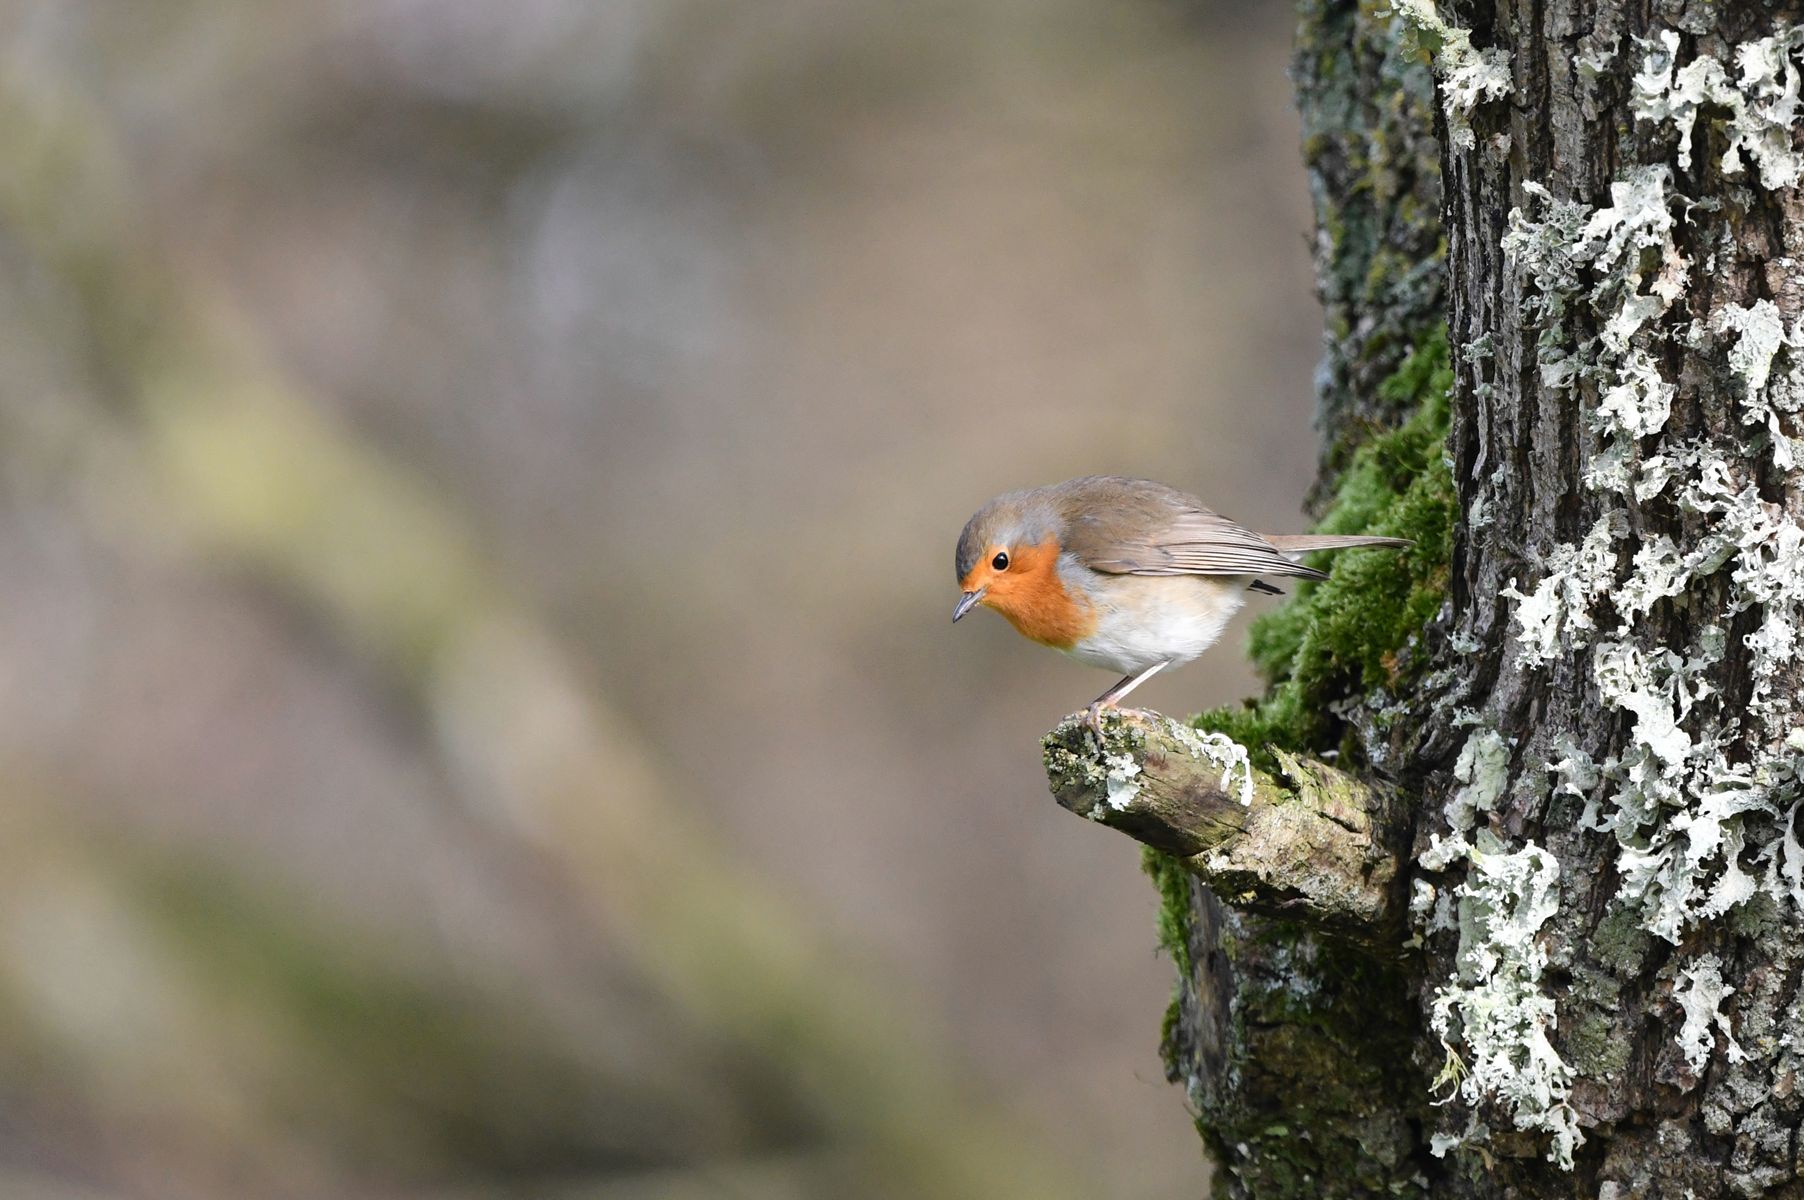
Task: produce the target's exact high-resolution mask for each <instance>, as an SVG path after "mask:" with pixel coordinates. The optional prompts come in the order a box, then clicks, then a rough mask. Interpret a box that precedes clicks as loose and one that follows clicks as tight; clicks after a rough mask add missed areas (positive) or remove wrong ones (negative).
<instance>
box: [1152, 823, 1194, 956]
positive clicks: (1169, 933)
mask: <svg viewBox="0 0 1804 1200" xmlns="http://www.w3.org/2000/svg"><path fill="white" fill-rule="evenodd" d="M1140 869H1141V870H1143V871H1145V872H1146V873H1147V875H1148V876H1150V877H1151V878H1152V881H1153V886H1154V887H1155V888H1157V889H1158V891H1159V945H1160V946H1161V947H1163V948H1164V950H1165V952H1166V953H1167V954H1170V955H1171V961H1172V962H1173V963H1175V964H1176V965H1177V968H1178V973H1179V974H1180V975H1183V976H1185V977H1186V978H1188V977H1189V975H1190V972H1191V970H1192V966H1193V964H1192V963H1191V961H1190V872H1189V871H1187V870H1185V869H1184V864H1183V863H1182V862H1181V861H1180V860H1178V859H1177V858H1174V857H1173V856H1171V855H1169V854H1166V853H1164V852H1163V851H1159V850H1154V849H1153V848H1152V847H1151V846H1143V847H1141V849H1140Z"/></svg>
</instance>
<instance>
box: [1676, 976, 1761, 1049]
mask: <svg viewBox="0 0 1804 1200" xmlns="http://www.w3.org/2000/svg"><path fill="white" fill-rule="evenodd" d="M1734 994H1735V989H1734V988H1732V987H1730V986H1729V985H1728V984H1726V983H1724V982H1723V968H1722V963H1721V962H1720V961H1719V960H1718V959H1717V957H1716V955H1714V954H1706V955H1703V956H1702V957H1701V958H1699V959H1698V960H1697V961H1696V962H1694V963H1692V964H1691V965H1690V966H1687V967H1685V968H1684V969H1682V970H1681V971H1680V972H1679V981H1678V985H1677V986H1676V987H1675V988H1674V989H1673V999H1675V1000H1677V1001H1678V1002H1679V1008H1680V1009H1682V1010H1683V1011H1684V1013H1685V1024H1684V1026H1683V1027H1682V1028H1681V1029H1680V1030H1679V1049H1680V1050H1681V1051H1682V1052H1683V1053H1684V1055H1685V1063H1686V1065H1687V1066H1689V1067H1690V1068H1691V1073H1692V1074H1693V1075H1696V1074H1697V1073H1698V1072H1699V1071H1702V1070H1703V1069H1704V1064H1705V1063H1707V1062H1709V1061H1710V1052H1711V1051H1712V1050H1713V1049H1714V1048H1715V1047H1716V1034H1717V1033H1718V1032H1720V1033H1721V1034H1722V1035H1723V1043H1724V1051H1723V1053H1724V1054H1725V1055H1727V1056H1728V1059H1729V1061H1730V1062H1741V1061H1742V1060H1743V1059H1745V1058H1747V1052H1746V1051H1744V1050H1743V1049H1742V1048H1741V1046H1740V1045H1739V1044H1738V1043H1737V1042H1736V1041H1735V1031H1734V1030H1733V1029H1731V1028H1730V1027H1729V1018H1728V1017H1727V1016H1725V1015H1724V1013H1723V1011H1722V1005H1723V1001H1724V1000H1725V999H1727V998H1728V997H1730V996H1733V995H1734Z"/></svg>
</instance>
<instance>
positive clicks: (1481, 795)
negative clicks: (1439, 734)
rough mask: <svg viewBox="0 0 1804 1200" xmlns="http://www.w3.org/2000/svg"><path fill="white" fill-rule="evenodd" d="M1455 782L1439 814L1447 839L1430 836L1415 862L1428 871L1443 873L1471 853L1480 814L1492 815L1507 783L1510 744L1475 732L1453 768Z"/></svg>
mask: <svg viewBox="0 0 1804 1200" xmlns="http://www.w3.org/2000/svg"><path fill="white" fill-rule="evenodd" d="M1453 777H1454V779H1456V780H1457V781H1458V782H1459V785H1460V786H1459V787H1458V788H1456V789H1455V790H1454V792H1453V794H1452V795H1451V796H1449V797H1448V798H1447V804H1446V806H1445V808H1444V810H1443V812H1444V814H1445V816H1446V818H1447V824H1448V826H1449V827H1450V829H1451V831H1452V832H1451V836H1449V837H1446V838H1442V837H1441V835H1440V834H1438V833H1436V834H1431V835H1430V842H1429V848H1428V849H1427V850H1426V851H1424V852H1423V854H1422V856H1421V858H1420V859H1418V860H1417V861H1419V862H1420V863H1421V865H1422V866H1423V867H1424V868H1425V869H1427V870H1430V871H1442V870H1445V869H1446V868H1447V867H1448V866H1449V865H1450V864H1452V863H1454V862H1456V861H1458V860H1460V859H1463V858H1465V857H1466V856H1467V854H1468V853H1469V852H1470V851H1471V849H1472V843H1471V840H1470V837H1469V835H1470V834H1471V832H1472V830H1473V829H1474V827H1476V825H1477V824H1478V816H1479V814H1480V813H1488V812H1492V811H1494V810H1495V809H1496V807H1497V801H1498V800H1499V799H1501V798H1502V796H1503V792H1504V789H1505V788H1506V787H1507V786H1508V785H1509V781H1510V744H1509V743H1508V742H1506V741H1505V740H1504V739H1503V736H1502V735H1501V734H1499V733H1498V732H1497V731H1496V730H1495V729H1479V730H1476V731H1474V732H1473V733H1471V734H1470V735H1468V736H1467V738H1466V744H1465V745H1464V746H1461V747H1460V752H1459V758H1458V760H1457V761H1455V762H1454V764H1453Z"/></svg>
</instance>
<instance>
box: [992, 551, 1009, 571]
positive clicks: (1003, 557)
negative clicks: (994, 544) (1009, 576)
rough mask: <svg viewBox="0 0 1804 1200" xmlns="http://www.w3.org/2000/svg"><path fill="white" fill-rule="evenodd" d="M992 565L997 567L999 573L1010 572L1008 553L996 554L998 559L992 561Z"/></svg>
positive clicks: (998, 552) (1000, 552)
mask: <svg viewBox="0 0 1804 1200" xmlns="http://www.w3.org/2000/svg"><path fill="white" fill-rule="evenodd" d="M990 565H991V566H992V567H995V568H996V569H997V570H998V571H1006V570H1008V551H1006V550H998V551H997V552H996V557H995V558H992V559H991V560H990Z"/></svg>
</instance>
